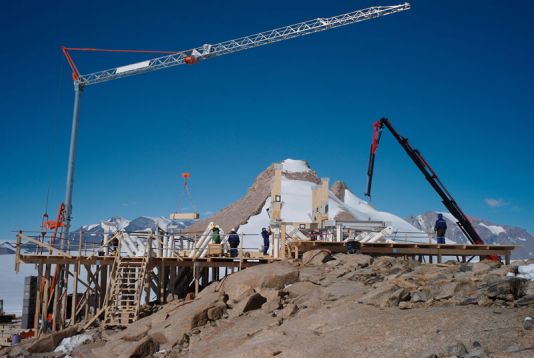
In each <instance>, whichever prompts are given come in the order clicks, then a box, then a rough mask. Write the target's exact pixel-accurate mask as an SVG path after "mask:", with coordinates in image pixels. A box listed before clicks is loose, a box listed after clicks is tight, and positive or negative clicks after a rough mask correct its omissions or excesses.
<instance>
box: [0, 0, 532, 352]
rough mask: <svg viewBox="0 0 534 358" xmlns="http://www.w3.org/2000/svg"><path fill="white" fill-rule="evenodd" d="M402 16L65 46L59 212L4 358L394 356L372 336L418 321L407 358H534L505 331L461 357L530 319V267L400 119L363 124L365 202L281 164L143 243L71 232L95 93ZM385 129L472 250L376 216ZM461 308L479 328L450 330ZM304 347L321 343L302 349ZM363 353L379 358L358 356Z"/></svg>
mask: <svg viewBox="0 0 534 358" xmlns="http://www.w3.org/2000/svg"><path fill="white" fill-rule="evenodd" d="M410 9H411V5H410V4H409V3H403V4H399V5H393V6H374V7H370V8H366V9H362V10H357V11H353V12H349V13H344V14H340V15H337V16H332V17H321V18H317V19H313V20H309V21H305V22H300V23H296V24H294V25H289V26H285V27H279V28H276V29H272V30H268V31H264V32H260V33H256V34H252V35H249V36H245V37H241V38H237V39H233V40H229V41H223V42H220V43H214V44H203V45H201V46H199V47H196V48H194V49H191V50H186V51H178V52H174V51H172V52H165V51H140V50H115V49H96V48H80V47H63V48H62V51H63V55H64V57H65V59H66V61H67V63H68V65H69V67H70V70H71V73H72V81H73V84H74V108H73V115H72V127H71V137H70V149H69V159H68V171H67V177H66V188H65V198H64V200H63V201H62V203H61V204H60V205H59V208H58V210H57V212H56V213H55V214H54V215H50V217H49V215H48V213H46V214H45V215H43V217H42V220H41V225H40V228H39V229H36V230H33V231H32V230H19V231H17V232H16V234H15V237H16V252H15V268H14V269H15V272H16V273H18V272H19V270H20V268H21V266H23V265H30V266H33V267H34V268H35V275H32V276H28V277H26V278H25V284H24V290H25V291H24V302H23V310H22V318H21V327H20V328H13V327H11V328H10V330H9V331H8V333H6V334H5V335H4V334H3V335H2V340H3V342H2V345H3V346H5V347H6V348H4V349H3V350H1V351H0V357H4V356H6V357H24V356H50V357H52V356H54V357H63V356H72V357H106V356H111V355H116V356H119V357H149V356H156V357H181V356H232V357H234V356H235V357H244V356H252V355H254V356H261V357H264V356H265V357H267V356H278V355H280V356H286V357H300V356H302V357H304V356H326V355H329V354H336V355H339V356H395V355H394V353H393V352H394V351H395V349H394V348H393V347H394V346H395V344H396V343H395V342H394V341H389V340H388V339H385V342H379V341H377V339H378V338H379V337H382V336H381V334H382V333H381V328H379V327H380V325H381V323H380V322H388V324H391V327H392V328H391V330H399V331H403V330H404V329H403V328H402V327H401V326H400V325H399V322H415V326H414V331H413V332H406V333H405V334H406V335H407V337H404V338H403V339H406V340H409V339H414V341H415V338H414V337H412V334H421V335H423V332H419V331H420V330H423V331H424V330H428V332H430V333H429V334H428V336H425V338H421V342H420V345H417V344H415V345H411V344H410V345H405V346H402V345H401V346H402V347H401V351H402V354H400V356H407V355H413V354H419V355H421V354H423V355H424V356H434V357H438V356H439V357H442V356H443V357H445V356H456V357H464V356H465V357H468V356H469V357H475V356H479V357H486V356H489V355H488V354H489V353H488V352H502V351H504V349H505V348H503V347H504V346H505V345H506V347H508V346H510V347H512V346H514V344H515V346H517V347H519V348H517V349H516V350H515V351H513V350H511V351H509V353H510V354H514V355H510V356H525V357H527V356H532V354H534V345H533V344H532V343H533V342H534V335H533V334H534V330H530V329H527V328H525V329H523V328H521V327H520V328H514V329H516V331H514V332H516V333H517V332H520V333H517V334H515V335H511V336H510V337H506V338H503V339H502V342H500V343H499V344H497V343H495V341H496V340H498V339H496V337H497V336H498V334H499V333H498V332H493V331H492V332H490V333H487V334H485V335H484V334H482V333H480V334H481V336H480V338H478V339H479V340H480V341H481V343H482V344H481V343H478V341H477V342H474V343H473V342H471V341H470V340H469V342H468V341H467V340H466V341H464V342H463V343H458V341H459V338H458V336H459V335H460V333H459V332H460V331H461V334H468V333H466V332H464V331H469V330H470V329H472V330H473V331H476V332H483V328H484V327H482V326H483V325H484V322H486V323H487V324H495V325H496V326H497V325H499V321H501V320H502V321H506V320H507V321H509V322H512V321H514V322H515V321H518V320H521V319H522V318H524V317H525V316H528V314H529V312H532V307H533V305H534V291H533V290H534V286H533V285H532V284H533V283H534V281H530V280H529V276H528V275H530V274H531V271H532V270H534V266H533V265H532V263H531V262H530V261H526V260H525V261H521V260H515V261H513V260H512V255H513V253H514V250H515V249H516V246H515V245H502V244H499V245H497V244H489V243H487V242H485V241H484V239H483V238H482V237H481V235H479V233H478V232H477V230H476V229H475V225H474V224H473V223H472V221H471V219H470V217H469V216H468V215H466V214H465V213H464V211H463V210H462V209H461V208H460V205H459V201H456V199H455V198H454V197H453V196H452V194H451V193H450V192H449V191H448V189H447V188H446V187H445V185H444V184H443V182H442V181H441V179H440V177H439V176H438V174H437V173H436V171H435V170H434V169H433V168H432V167H431V166H430V164H429V163H428V161H427V160H426V159H425V157H424V156H423V154H422V153H421V152H420V151H419V150H418V149H416V148H415V147H414V146H413V145H412V142H411V141H409V140H408V138H407V137H405V136H403V135H401V134H399V132H397V129H396V128H395V127H394V126H393V122H395V119H392V120H390V119H388V118H369V122H368V125H367V128H369V129H370V133H369V134H372V137H371V136H370V137H371V143H370V144H371V146H370V153H369V162H368V168H367V187H366V191H365V196H366V200H363V199H360V198H358V197H357V196H356V195H354V194H353V193H352V192H351V191H350V189H349V188H348V186H347V185H346V184H345V183H343V182H341V181H336V182H335V183H331V182H330V179H329V178H327V177H320V176H318V175H317V173H316V172H315V171H314V170H313V169H312V168H311V167H310V165H309V164H308V162H306V161H305V160H294V159H286V160H283V161H281V162H276V163H272V164H270V165H269V166H268V167H267V168H266V169H265V170H264V171H263V172H262V173H260V174H259V176H258V177H257V179H256V181H255V183H254V184H253V185H252V186H251V187H250V188H249V190H248V192H247V193H246V195H245V196H243V197H242V198H241V199H239V200H237V201H236V202H234V203H233V204H230V205H229V206H227V207H225V208H224V209H222V210H220V211H219V212H217V213H216V214H212V215H209V216H207V217H205V218H201V216H202V215H201V214H200V213H199V212H198V211H180V210H178V211H177V212H174V213H170V214H169V217H168V220H167V221H163V220H159V221H156V222H155V226H154V227H152V228H151V229H142V230H133V229H129V227H128V226H127V225H125V224H122V223H121V222H120V221H118V220H115V221H114V220H112V219H110V220H108V221H103V222H101V223H100V224H99V226H98V229H99V230H100V231H99V235H100V236H98V237H96V236H95V238H92V236H91V235H93V234H90V233H88V232H87V230H89V228H88V229H87V230H86V231H84V227H82V228H81V229H78V230H73V227H72V218H73V211H74V209H75V208H76V206H75V205H73V202H74V200H73V191H74V182H75V181H74V177H75V168H76V160H77V146H78V131H79V121H80V105H81V100H82V93H83V94H85V92H86V91H87V89H88V88H89V87H92V86H93V85H95V84H100V83H104V82H110V81H114V80H118V79H122V78H124V77H131V76H137V75H141V74H146V73H149V72H152V71H156V70H163V69H167V68H170V67H175V66H181V65H194V64H197V63H200V62H202V61H205V60H209V59H212V58H215V57H218V56H223V55H230V54H233V53H236V52H241V51H246V50H249V49H252V48H255V47H260V46H265V45H269V44H272V43H275V42H280V41H286V40H289V39H293V38H297V37H301V36H305V35H313V34H315V33H318V32H322V31H327V30H331V29H334V28H338V27H343V26H347V25H352V24H356V23H359V22H363V21H368V20H373V19H377V18H380V17H383V16H387V15H394V16H403V14H402V13H404V12H406V11H409V10H410ZM376 21H379V20H376ZM84 52H98V53H104V54H105V53H109V52H143V53H149V54H150V53H155V54H157V56H159V57H155V58H153V59H150V60H146V61H142V62H137V63H132V64H128V65H123V66H119V67H115V68H111V69H106V70H102V71H97V72H92V73H88V74H84V73H82V72H80V71H79V69H78V66H77V64H76V62H75V55H74V54H79V53H84ZM236 56H239V54H236ZM132 83H133V82H132ZM99 90H100V89H99ZM101 90H105V89H104V88H102V89H101ZM371 129H373V132H372V133H371ZM384 130H386V131H387V132H389V133H390V134H391V135H392V140H394V141H395V142H397V143H398V144H399V145H400V147H401V148H400V149H401V150H402V152H404V153H405V154H406V156H407V157H408V158H409V159H410V161H411V163H412V164H413V165H414V166H415V168H417V170H418V173H420V175H421V176H422V177H423V178H424V179H425V181H426V182H427V183H428V185H429V187H430V188H431V190H432V192H433V193H435V194H436V199H439V201H440V202H441V203H442V204H443V206H444V209H445V210H446V213H447V214H446V219H447V220H448V223H449V225H451V224H452V225H454V226H456V227H457V229H459V230H460V231H461V233H462V234H463V236H464V237H465V242H463V243H457V242H453V241H452V240H449V239H446V238H445V231H443V232H442V233H440V231H439V228H438V224H436V227H435V228H433V229H432V230H423V229H420V228H418V227H415V226H414V225H413V224H412V223H409V222H407V221H406V220H404V219H402V218H400V217H398V216H396V215H394V214H390V213H388V212H382V211H378V210H377V209H375V208H374V207H373V206H372V205H371V204H370V203H371V191H372V184H373V177H374V174H375V158H376V154H377V150H378V147H379V144H380V142H381V140H390V139H391V138H388V139H383V138H382V134H384V135H386V131H384ZM414 142H415V140H414ZM384 155H386V154H385V153H384ZM182 178H183V180H184V184H183V194H184V197H187V198H189V200H192V198H191V193H190V191H189V187H188V183H189V180H194V176H192V175H191V174H190V173H189V172H187V173H183V174H182ZM213 185H216V183H214V184H213ZM460 202H461V200H460ZM191 206H192V207H195V205H191ZM441 217H442V215H441V214H440V218H441ZM177 223H180V224H177ZM181 223H186V225H183V226H181ZM445 228H446V226H445ZM531 268H532V269H531ZM532 275H533V276H534V271H532ZM532 279H533V280H534V277H533V278H532ZM0 298H1V297H0ZM345 306H347V307H352V306H354V307H352V308H345ZM366 309H370V310H371V312H370V313H369V312H368V311H366ZM470 309H471V310H473V311H476V313H474V315H479V317H481V318H480V319H477V320H473V322H469V323H466V324H465V325H463V326H462V328H458V325H461V324H459V323H458V322H461V320H462V318H463V317H465V316H466V315H470V314H471V313H470V311H469V310H470ZM0 311H2V310H1V307H0ZM490 311H493V312H496V311H499V314H498V316H495V315H493V314H492V313H491V312H490ZM447 316H448V317H451V318H450V319H451V320H454V321H455V322H456V325H455V324H452V323H451V325H450V326H447V325H445V324H442V325H441V326H440V325H439V324H438V326H439V327H440V328H439V329H437V330H438V331H439V330H440V329H441V330H442V337H443V338H441V341H439V342H440V343H439V345H436V347H435V348H434V347H433V345H434V344H433V342H436V341H438V340H439V339H438V338H436V337H434V336H433V335H434V333H433V332H434V331H436V329H434V326H433V325H432V324H433V323H432V321H435V322H434V323H436V322H442V321H443V320H444V319H445V317H447ZM350 317H353V318H350ZM426 317H428V319H427V318H426ZM14 318H15V317H9V321H12V320H13V319H14ZM351 319H352V321H351ZM440 320H441V321H440ZM356 321H357V322H359V323H358V324H359V325H360V326H358V327H361V324H364V323H369V325H368V327H371V328H369V329H370V331H369V332H367V333H365V335H364V334H363V333H362V334H359V335H356V336H357V338H355V339H356V341H357V344H356V343H355V344H354V345H350V344H349V345H348V346H347V343H346V342H345V341H343V339H345V338H346V339H349V338H348V337H345V335H347V334H348V333H345V332H348V331H351V330H352V328H349V329H346V328H347V327H351V325H352V324H353V322H356ZM527 321H528V324H529V325H532V326H534V319H531V320H526V319H525V323H524V325H525V327H526V326H527ZM531 321H532V322H531ZM351 322H352V323H351ZM396 322H397V323H396ZM336 324H337V325H336ZM417 324H419V325H420V328H415V327H417ZM297 325H298V326H299V327H307V328H306V330H309V332H308V333H303V336H300V334H299V333H298V332H299V329H304V328H298V329H297ZM329 325H331V326H329ZM234 327H238V328H236V329H235V330H234V333H232V334H230V333H224V332H227V330H229V329H230V328H232V329H233V328H234ZM239 327H243V328H242V330H241V328H239ZM329 327H330V328H329ZM373 327H374V328H373ZM514 327H515V326H514ZM518 327H519V326H518ZM529 327H530V326H529ZM225 330H226V331H225ZM354 330H357V328H354ZM431 331H432V332H431ZM235 332H237V333H235ZM306 332H307V331H306ZM335 332H338V333H335ZM353 333H354V332H353ZM438 333H439V332H438ZM438 333H436V335H437V334H438ZM290 337H294V341H292V340H293V338H290ZM302 337H308V338H309V339H310V342H311V341H314V340H315V339H318V341H317V342H315V343H310V345H309V347H306V346H307V343H306V341H305V340H304V338H302ZM344 337H345V338H344ZM366 337H367V338H366ZM386 337H387V334H386ZM319 338H320V339H319ZM366 339H367V340H368V341H369V342H371V343H369V344H372V345H373V348H372V349H369V350H361V349H362V348H361V347H362V345H363V344H364V343H363V341H364V340H366ZM319 341H322V342H323V343H320V342H319ZM324 342H327V343H324ZM529 342H530V343H529ZM241 343H242V344H241ZM475 343H477V344H478V345H477V344H475ZM529 344H530V345H529ZM8 346H12V347H9V348H8ZM343 346H347V347H345V348H343ZM356 346H358V347H360V348H355V347H356ZM453 346H454V347H453ZM216 347H218V348H216ZM443 347H449V348H447V350H448V351H446V352H443V351H440V349H442V348H443ZM450 347H453V348H450ZM357 349H360V350H357ZM443 349H444V348H443ZM455 349H456V350H455ZM53 352H55V353H53ZM470 353H472V354H475V353H476V354H477V355H468V354H470Z"/></svg>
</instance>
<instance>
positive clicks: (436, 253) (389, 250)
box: [290, 241, 515, 265]
mask: <svg viewBox="0 0 534 358" xmlns="http://www.w3.org/2000/svg"><path fill="white" fill-rule="evenodd" d="M359 245H360V248H359V252H360V253H362V254H366V255H372V256H379V255H386V256H407V257H415V256H421V257H425V256H428V258H429V262H432V258H433V257H436V258H437V262H438V263H440V262H441V261H442V258H443V257H444V256H452V257H458V258H460V259H461V260H462V261H463V262H465V261H468V260H469V259H468V258H472V257H474V256H500V257H503V258H504V262H505V263H506V264H507V265H508V264H510V257H511V254H512V251H513V250H514V249H515V246H512V245H452V244H423V243H421V244H416V243H411V244H405V243H359ZM315 249H327V250H330V251H332V252H334V253H338V252H346V251H347V248H346V246H345V243H344V242H328V241H295V242H291V243H290V250H291V253H292V254H293V255H294V256H295V257H298V256H300V255H302V253H304V252H306V251H310V250H315Z"/></svg>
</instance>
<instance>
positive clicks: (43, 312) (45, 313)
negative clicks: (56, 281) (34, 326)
mask: <svg viewBox="0 0 534 358" xmlns="http://www.w3.org/2000/svg"><path fill="white" fill-rule="evenodd" d="M51 266H52V265H46V266H45V276H44V280H45V281H44V286H43V285H41V287H40V288H39V289H40V290H43V289H44V292H42V297H43V301H42V306H41V322H42V325H41V329H40V331H39V334H42V333H44V332H46V326H47V323H46V322H47V320H48V292H49V290H50V269H51Z"/></svg>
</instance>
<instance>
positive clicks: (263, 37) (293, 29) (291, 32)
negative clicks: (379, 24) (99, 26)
mask: <svg viewBox="0 0 534 358" xmlns="http://www.w3.org/2000/svg"><path fill="white" fill-rule="evenodd" d="M410 7H411V5H410V4H409V3H403V4H399V5H393V6H374V7H369V8H366V9H362V10H356V11H353V12H348V13H345V14H341V15H337V16H332V17H326V18H317V19H313V20H309V21H305V22H300V23H297V24H294V25H289V26H285V27H280V28H276V29H273V30H269V31H264V32H260V33H257V34H253V35H249V36H244V37H240V38H238V39H234V40H229V41H224V42H220V43H216V44H213V45H212V44H204V45H202V46H199V47H196V48H194V49H190V50H185V51H176V52H165V51H159V52H165V53H167V54H166V55H164V56H160V57H156V58H153V59H150V60H146V61H141V62H137V63H133V64H129V65H125V66H120V67H115V68H111V69H107V70H103V71H97V72H93V73H88V74H80V72H79V71H78V68H77V67H76V64H75V63H74V60H73V59H72V57H71V55H70V52H69V51H80V50H82V51H83V50H85V51H116V50H100V49H93V48H68V47H63V48H62V50H63V54H64V55H65V57H66V59H67V62H68V63H69V65H70V67H71V70H72V79H73V81H74V110H73V115H72V130H71V139H70V149H69V160H68V166H67V183H66V191H65V203H64V204H65V206H64V207H65V223H64V226H65V237H66V238H68V235H69V230H70V224H71V219H72V190H73V186H74V169H75V162H76V146H77V138H78V121H79V112H80V99H81V95H82V92H83V89H84V88H85V87H86V86H89V85H93V84H97V83H102V82H107V81H112V80H116V79H119V78H124V77H129V76H134V75H139V74H142V73H147V72H151V71H155V70H160V69H164V68H169V67H174V66H179V65H184V64H194V63H197V62H199V61H202V60H205V59H208V58H212V57H217V56H222V55H227V54H230V53H234V52H239V51H243V50H247V49H251V48H254V47H259V46H264V45H268V44H272V43H275V42H279V41H284V40H289V39H292V38H296V37H300V36H305V35H310V34H313V33H316V32H321V31H326V30H330V29H333V28H337V27H340V26H345V25H350V24H354V23H357V22H361V21H365V20H371V19H374V18H377V17H381V16H385V15H391V14H395V13H398V12H401V11H406V10H409V9H410ZM120 51H122V50H120ZM136 52H137V51H136ZM152 52H158V51H152Z"/></svg>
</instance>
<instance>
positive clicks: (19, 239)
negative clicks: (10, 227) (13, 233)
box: [15, 231, 22, 273]
mask: <svg viewBox="0 0 534 358" xmlns="http://www.w3.org/2000/svg"><path fill="white" fill-rule="evenodd" d="M21 243H22V231H20V232H19V233H18V234H17V246H16V250H17V251H16V252H15V272H16V273H19V267H20V246H21Z"/></svg>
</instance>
